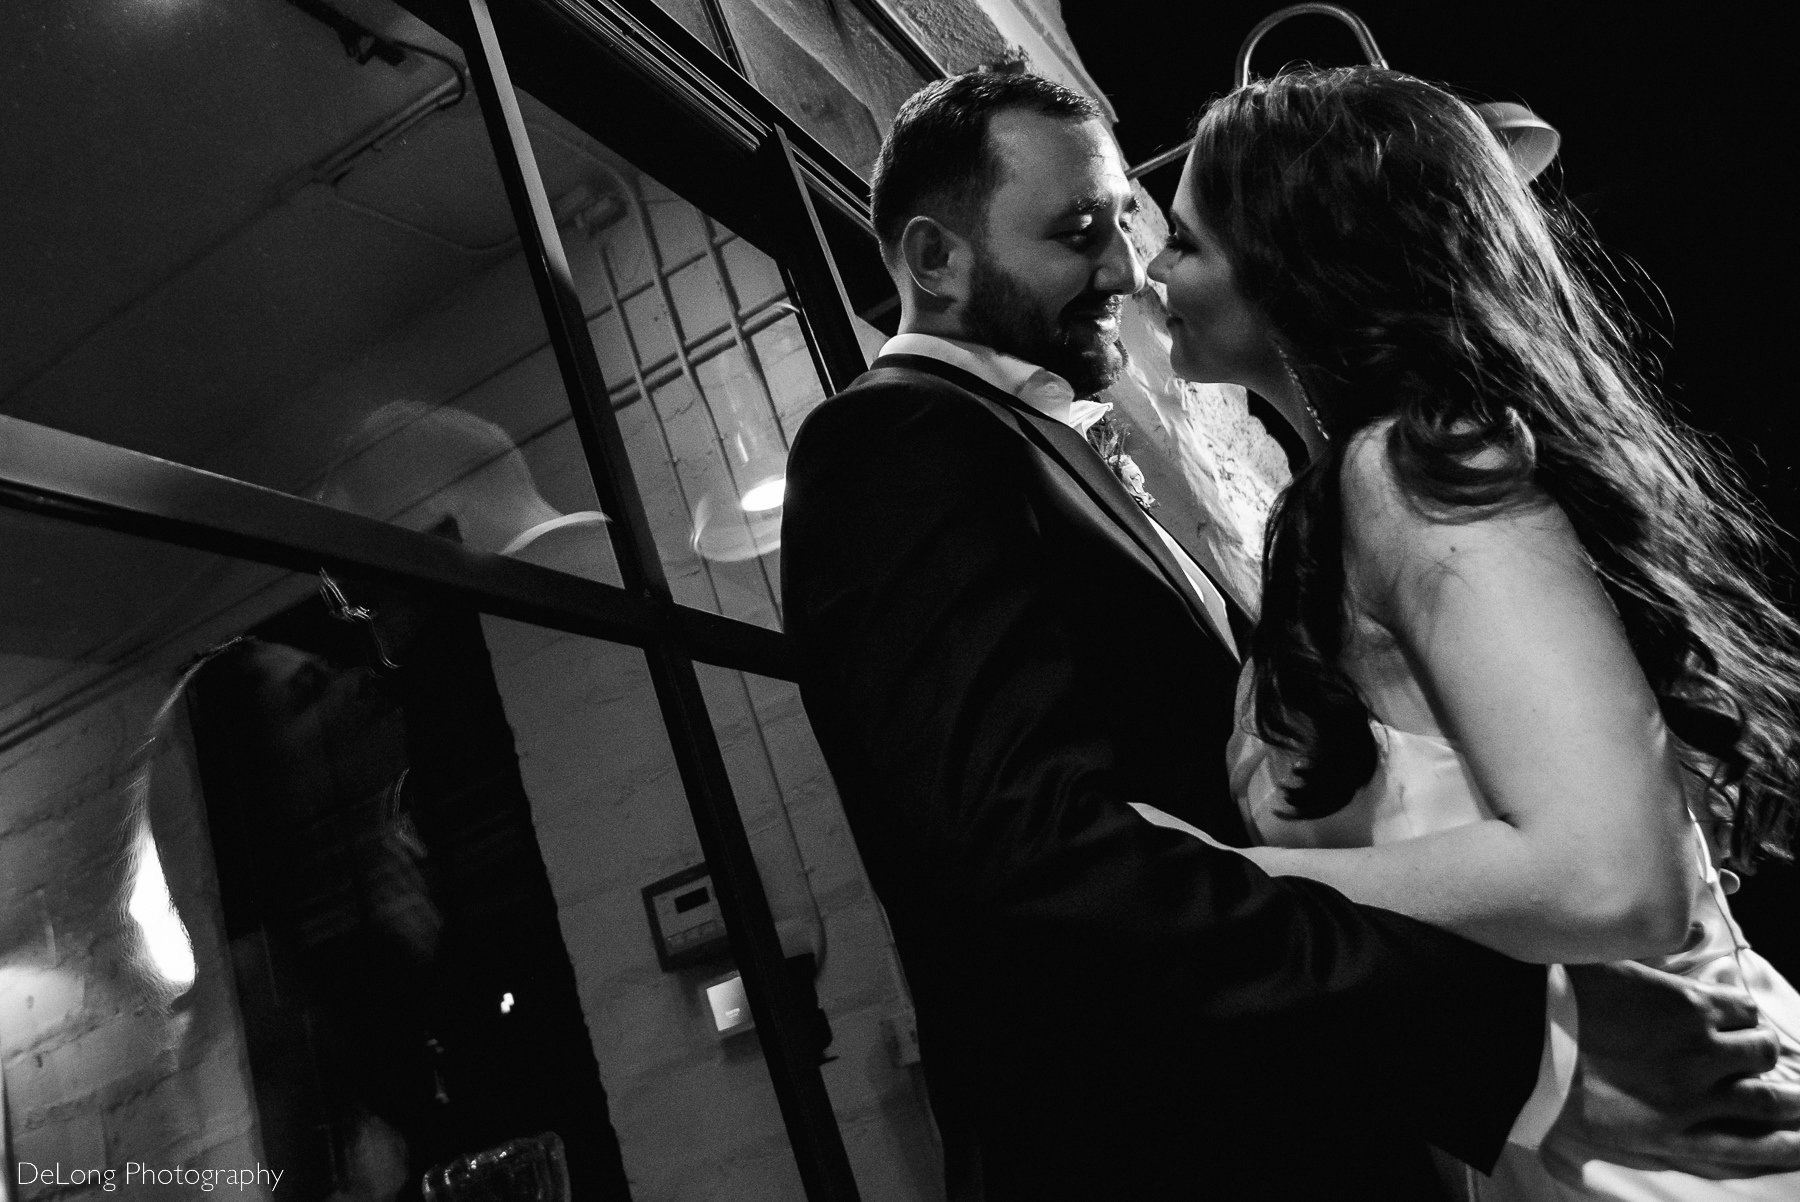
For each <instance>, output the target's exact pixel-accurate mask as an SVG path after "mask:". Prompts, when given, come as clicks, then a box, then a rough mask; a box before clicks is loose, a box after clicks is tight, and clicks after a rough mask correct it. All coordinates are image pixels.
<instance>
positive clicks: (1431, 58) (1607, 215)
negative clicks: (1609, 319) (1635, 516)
mask: <svg viewBox="0 0 1800 1202" xmlns="http://www.w3.org/2000/svg"><path fill="white" fill-rule="evenodd" d="M1279 7H1281V5H1280V4H1278V3H1259V2H1249V3H1247V2H1245V0H1210V2H1209V0H1188V2H1180V3H1166V2H1156V3H1151V4H1146V5H1141V6H1127V5H1123V4H1120V3H1118V0H1063V16H1064V18H1065V20H1066V21H1067V23H1068V27H1069V33H1070V35H1071V36H1072V38H1073V40H1074V42H1075V45H1076V46H1077V47H1079V48H1080V51H1081V54H1082V58H1083V60H1084V61H1085V62H1086V64H1087V67H1088V70H1089V72H1090V73H1091V74H1092V75H1093V77H1094V79H1095V80H1096V81H1097V82H1098V83H1099V85H1100V87H1101V88H1102V89H1103V90H1104V91H1105V92H1106V93H1107V95H1108V96H1109V98H1110V99H1111V100H1112V103H1113V106H1114V108H1115V109H1116V110H1117V113H1118V118H1119V122H1118V126H1117V131H1118V136H1119V140H1120V142H1121V144H1122V145H1123V148H1124V151H1125V156H1126V159H1127V161H1129V162H1131V163H1139V162H1143V161H1144V160H1146V159H1148V158H1150V157H1151V156H1153V155H1155V154H1156V153H1157V152H1159V151H1161V150H1164V149H1167V148H1169V147H1171V146H1174V145H1176V144H1178V143H1180V142H1181V141H1182V140H1183V139H1185V137H1186V136H1187V130H1188V127H1189V125H1190V124H1191V122H1192V120H1193V118H1194V116H1195V115H1196V114H1197V113H1198V112H1199V110H1200V108H1201V107H1202V106H1203V105H1204V104H1205V102H1206V101H1207V99H1208V98H1209V97H1212V96H1214V95H1218V94H1220V93H1222V92H1225V91H1228V90H1229V89H1230V87H1231V85H1232V82H1233V80H1232V67H1233V63H1234V61H1235V58H1236V54H1237V49H1238V45H1239V43H1240V42H1242V41H1243V39H1244V36H1245V35H1246V34H1247V33H1249V31H1250V29H1251V28H1252V27H1253V26H1254V25H1255V24H1256V23H1257V22H1258V21H1259V20H1261V19H1262V18H1263V17H1264V16H1266V15H1268V14H1269V13H1271V12H1273V11H1275V10H1276V9H1277V8H1279ZM1347 7H1349V8H1350V9H1352V11H1354V12H1355V13H1356V14H1357V15H1358V16H1360V17H1361V18H1362V19H1363V20H1364V21H1365V22H1366V23H1367V24H1368V26H1369V28H1370V31H1371V32H1372V33H1373V34H1374V36H1375V40H1376V41H1377V43H1378V44H1379V45H1380V48H1381V51H1382V53H1383V55H1384V56H1385V57H1386V58H1387V60H1388V65H1389V66H1391V67H1394V68H1395V69H1397V70H1402V71H1408V72H1411V73H1412V74H1414V75H1420V76H1423V77H1425V78H1427V79H1432V80H1436V81H1438V82H1441V83H1445V84H1448V85H1450V86H1451V87H1453V88H1454V89H1456V90H1457V91H1458V92H1460V93H1461V94H1462V95H1464V96H1466V97H1468V98H1469V99H1472V100H1477V101H1479V100H1511V101H1518V102H1522V103H1524V104H1526V105H1528V106H1529V107H1530V108H1532V109H1533V110H1534V111H1536V112H1537V114H1538V115H1539V116H1541V117H1543V118H1544V119H1546V120H1547V121H1549V122H1550V123H1551V124H1552V125H1554V126H1555V127H1556V128H1557V129H1558V130H1560V131H1561V133H1562V135H1563V144H1562V152H1561V154H1560V155H1559V156H1558V160H1557V162H1556V164H1554V165H1552V167H1551V168H1550V170H1549V171H1548V172H1547V173H1546V174H1545V175H1544V176H1543V177H1542V178H1541V179H1540V181H1539V183H1538V185H1537V186H1538V187H1539V188H1540V190H1541V191H1542V192H1543V193H1544V194H1545V195H1546V196H1547V197H1549V198H1551V199H1552V200H1556V201H1561V202H1568V203H1572V204H1573V205H1574V206H1575V207H1576V208H1577V209H1579V210H1580V211H1581V213H1582V214H1584V215H1585V216H1586V217H1587V219H1588V220H1589V222H1590V223H1591V225H1592V228H1593V230H1594V233H1595V234H1596V235H1597V237H1598V238H1599V240H1600V242H1601V244H1602V245H1603V246H1604V248H1605V249H1606V251H1607V253H1608V254H1609V256H1610V257H1611V258H1612V260H1613V262H1614V266H1615V270H1614V272H1613V276H1614V280H1613V282H1614V284H1615V286H1616V287H1617V288H1618V289H1619V290H1620V292H1621V293H1622V294H1623V295H1624V296H1625V299H1626V300H1627V301H1628V303H1629V304H1630V308H1631V311H1632V313H1633V314H1634V315H1635V317H1636V319H1637V321H1638V323H1639V325H1640V326H1641V327H1642V330H1643V334H1644V337H1643V340H1642V345H1643V346H1644V348H1645V349H1646V350H1647V351H1649V352H1650V353H1651V354H1652V355H1653V356H1654V357H1655V359H1656V361H1657V362H1658V363H1660V365H1661V373H1662V384H1663V387H1664V391H1665V394H1666V395H1667V396H1668V397H1669V398H1670V400H1671V401H1673V402H1674V404H1675V406H1676V408H1677V411H1678V412H1679V413H1681V414H1682V416H1684V417H1685V418H1686V419H1687V420H1688V421H1689V422H1690V423H1692V424H1693V425H1695V426H1697V427H1699V428H1700V429H1703V430H1706V431H1709V432H1711V433H1713V434H1715V435H1717V436H1718V437H1719V439H1720V440H1721V442H1722V444H1723V446H1724V447H1725V449H1726V450H1727V451H1728V452H1729V454H1730V456H1731V458H1732V459H1733V460H1734V461H1735V462H1736V463H1737V465H1738V466H1739V468H1740V470H1741V471H1742V472H1743V475H1744V477H1745V479H1746V480H1747V482H1748V483H1749V485H1750V487H1751V489H1752V491H1753V492H1754V494H1755V495H1756V496H1757V498H1758V499H1759V500H1760V501H1761V502H1762V503H1763V505H1764V506H1765V507H1766V508H1767V509H1768V511H1769V513H1770V515H1771V516H1772V517H1773V518H1774V520H1775V521H1776V523H1777V524H1778V525H1779V526H1780V527H1781V528H1782V529H1783V530H1784V531H1786V532H1788V534H1787V536H1786V537H1785V538H1784V546H1783V548H1782V550H1783V553H1784V555H1785V556H1786V557H1787V558H1786V559H1784V560H1783V561H1782V562H1779V563H1778V564H1776V565H1775V566H1774V570H1773V573H1772V574H1773V575H1774V577H1775V583H1776V585H1777V588H1778V590H1779V591H1780V592H1781V594H1782V595H1783V599H1784V600H1785V601H1786V602H1787V603H1788V605H1789V607H1790V609H1792V608H1794V605H1795V602H1796V599H1800V587H1797V585H1800V576H1797V573H1796V571H1795V569H1794V568H1793V566H1792V556H1793V551H1794V548H1795V546H1796V540H1795V539H1794V538H1793V532H1796V531H1800V474H1797V473H1796V471H1795V466H1794V460H1795V455H1796V449H1797V447H1796V440H1795V438H1794V436H1793V434H1792V433H1791V431H1792V429H1793V426H1794V423H1793V420H1792V417H1791V416H1790V414H1791V410H1792V408H1793V405H1794V391H1795V390H1794V388H1793V384H1792V371H1793V369H1792V367H1791V366H1790V364H1789V363H1788V362H1787V360H1788V359H1789V358H1790V356H1791V354H1792V351H1791V350H1790V342H1791V341H1792V334H1791V332H1790V325H1791V321H1792V311H1793V304H1792V302H1791V300H1790V299H1789V295H1790V289H1791V287H1792V284H1793V280H1794V272H1793V253H1792V251H1793V236H1792V228H1793V217H1792V210H1793V207H1794V206H1793V204H1792V202H1791V200H1790V198H1789V188H1790V185H1787V184H1782V183H1780V181H1781V180H1782V179H1787V178H1788V177H1789V176H1790V175H1791V174H1792V172H1793V167H1792V166H1791V165H1790V163H1789V161H1788V160H1789V158H1790V157H1791V153H1792V152H1791V147H1792V146H1793V143H1794V135H1793V132H1792V124H1791V123H1792V119H1793V116H1794V108H1795V106H1794V103H1793V100H1792V96H1791V91H1792V89H1791V84H1790V83H1789V82H1788V79H1787V76H1788V75H1789V74H1790V73H1791V68H1789V67H1787V66H1785V65H1784V64H1785V63H1786V62H1787V60H1788V57H1789V52H1788V50H1787V49H1785V48H1786V47H1789V46H1790V45H1791V44H1792V42H1793V38H1792V36H1791V34H1790V33H1789V32H1788V30H1787V29H1786V24H1785V21H1784V22H1783V23H1782V27H1781V29H1780V30H1777V28H1776V26H1777V16H1778V14H1779V13H1780V12H1782V11H1783V10H1784V8H1785V6H1781V5H1776V4H1767V3H1765V4H1741V3H1721V4H1711V5H1683V6H1651V5H1643V4H1634V3H1620V2H1618V0H1601V2H1597V3H1596V2H1587V0H1562V2H1560V3H1556V2H1549V0H1518V2H1514V3H1509V4H1494V3H1473V2H1457V3H1437V4H1426V3H1420V2H1419V0H1411V2H1407V0H1360V2H1356V3H1351V4H1349V5H1347ZM1302 60H1304V61H1310V62H1313V63H1317V64H1320V65H1338V64H1345V63H1354V62H1360V61H1362V57H1361V52H1360V50H1359V48H1358V46H1357V44H1356V41H1355V39H1354V37H1353V36H1352V35H1351V33H1350V32H1349V30H1348V29H1347V28H1346V27H1345V26H1343V25H1342V24H1340V23H1339V22H1337V21H1336V20H1334V19H1332V18H1330V17H1325V16H1310V15H1309V16H1300V17H1295V18H1292V19H1291V20H1289V21H1288V22H1286V23H1285V24H1283V25H1281V26H1280V27H1278V28H1277V29H1275V30H1274V31H1272V32H1271V33H1270V34H1269V35H1268V36H1267V37H1265V38H1264V39H1263V41H1262V42H1261V44H1260V45H1259V47H1258V49H1257V52H1256V55H1255V58H1254V60H1253V64H1252V65H1253V68H1254V69H1255V70H1256V72H1257V73H1259V74H1269V73H1271V72H1273V71H1274V70H1276V69H1277V68H1279V67H1280V66H1281V65H1282V64H1284V63H1287V62H1293V61H1302ZM1179 174H1180V169H1179V168H1178V167H1169V168H1165V169H1163V170H1161V171H1158V172H1156V173H1154V174H1152V175H1150V176H1148V177H1146V179H1145V184H1146V186H1147V187H1148V188H1149V190H1150V192H1151V193H1152V195H1154V196H1155V197H1156V198H1157V199H1158V200H1159V201H1161V202H1163V203H1164V204H1165V205H1166V204H1167V203H1168V200H1169V199H1170V196H1171V195H1172V193H1173V191H1174V188H1175V183H1176V179H1177V177H1178V176H1179ZM1737 904H1738V909H1739V912H1740V917H1741V919H1742V921H1743V923H1744V925H1745V927H1746V928H1747V929H1748V931H1749V934H1750V936H1751V938H1752V939H1753V941H1754V942H1755V943H1756V945H1757V946H1758V948H1759V949H1761V950H1763V951H1764V952H1765V954H1768V955H1770V957H1771V958H1772V959H1775V960H1776V961H1777V963H1779V964H1781V965H1782V966H1783V967H1784V969H1785V970H1786V971H1787V972H1788V974H1789V975H1790V976H1793V977H1800V872H1797V871H1795V870H1794V869H1792V868H1786V869H1782V868H1772V869H1769V870H1765V871H1764V872H1763V873H1762V874H1761V875H1760V876H1759V877H1757V878H1755V879H1753V880H1752V881H1750V882H1749V883H1747V884H1746V886H1745V889H1744V892H1743V894H1742V896H1741V897H1740V899H1739V902H1738V903H1737Z"/></svg>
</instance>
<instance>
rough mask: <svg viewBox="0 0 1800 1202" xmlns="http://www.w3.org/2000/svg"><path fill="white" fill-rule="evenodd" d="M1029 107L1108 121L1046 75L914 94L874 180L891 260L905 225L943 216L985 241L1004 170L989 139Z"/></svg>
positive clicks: (933, 86) (1007, 74) (993, 78)
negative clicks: (991, 129)
mask: <svg viewBox="0 0 1800 1202" xmlns="http://www.w3.org/2000/svg"><path fill="white" fill-rule="evenodd" d="M1013 109H1023V110H1025V111H1028V112H1034V113H1042V114H1043V115H1044V116H1046V117H1061V118H1063V119H1065V120H1068V121H1092V120H1096V119H1098V118H1099V117H1100V116H1101V108H1100V106H1099V104H1097V103H1096V102H1095V101H1094V100H1092V99H1090V98H1089V97H1086V96H1083V95H1082V94H1081V93H1079V92H1075V91H1071V90H1070V89H1068V88H1065V87H1063V86H1062V85H1061V84H1059V83H1055V82H1053V81H1051V80H1048V79H1045V78H1044V77H1042V76H1041V75H1030V74H1026V73H1024V72H1021V71H1010V70H1006V69H1004V68H1001V69H995V68H988V67H983V68H982V69H980V70H978V71H971V72H969V73H967V74H966V75H952V76H950V77H949V78H948V79H940V80H937V81H936V82H934V83H929V84H927V85H925V86H924V87H923V88H920V89H919V90H918V91H917V92H914V93H913V94H912V96H911V97H909V98H908V99H907V101H906V103H904V104H902V105H901V106H900V111H899V112H898V113H897V114H895V116H894V125H893V128H892V129H890V130H889V131H888V135H887V137H886V138H884V139H883V140H882V143H881V152H880V153H879V154H878V155H876V157H875V170H874V172H873V174H872V176H871V177H870V185H869V188H870V192H871V201H872V203H871V208H872V209H873V210H874V219H875V234H876V236H877V237H879V238H880V239H881V251H882V254H883V255H884V256H886V257H889V258H890V261H891V257H892V253H893V251H894V248H895V247H896V246H897V245H898V244H899V242H900V234H901V232H902V231H903V230H905V229H906V223H907V222H908V221H911V220H912V219H913V218H914V217H917V216H919V215H920V214H926V215H929V216H931V217H935V218H937V219H938V220H939V221H942V222H943V223H944V224H945V225H947V226H949V227H950V228H952V229H954V230H956V232H957V233H959V234H962V235H964V236H965V237H968V238H972V239H975V240H977V241H979V239H980V237H981V233H982V229H983V226H984V225H985V219H986V215H987V202H988V199H989V198H990V197H991V196H993V194H994V189H995V188H997V187H998V186H999V185H1000V182H1001V179H1002V176H1001V170H1002V165H1001V162H1000V159H999V156H998V155H996V154H995V153H994V148H993V145H992V143H991V142H990V141H989V139H988V122H989V121H990V120H991V119H992V117H993V116H994V114H995V113H1001V112H1007V111H1010V110H1013Z"/></svg>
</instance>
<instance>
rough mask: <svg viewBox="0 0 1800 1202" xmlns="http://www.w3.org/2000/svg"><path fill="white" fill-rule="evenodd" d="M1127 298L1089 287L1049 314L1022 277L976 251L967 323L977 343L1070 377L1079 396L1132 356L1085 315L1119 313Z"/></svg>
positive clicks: (1107, 378)
mask: <svg viewBox="0 0 1800 1202" xmlns="http://www.w3.org/2000/svg"><path fill="white" fill-rule="evenodd" d="M1124 303H1125V298H1124V297H1122V296H1117V295H1114V296H1107V295H1105V294H1103V293H1099V292H1086V293H1083V294H1082V295H1080V296H1078V297H1076V298H1075V299H1074V300H1073V301H1071V302H1069V304H1068V305H1066V306H1065V307H1064V308H1063V310H1062V311H1061V312H1060V313H1050V312H1048V311H1046V310H1045V309H1044V307H1043V306H1041V305H1040V304H1038V302H1037V301H1036V300H1035V299H1034V298H1033V297H1032V295H1031V293H1030V292H1029V291H1028V290H1027V289H1026V287H1025V286H1024V285H1023V284H1021V283H1020V282H1019V280H1018V277H1016V276H1014V275H1013V274H1011V273H1010V272H1008V271H1007V270H1006V269H1005V268H1003V267H1001V266H1000V264H999V263H997V262H995V261H994V260H993V259H991V258H990V257H989V256H988V255H986V254H985V253H981V252H977V254H976V256H975V264H974V269H973V271H971V273H970V276H969V303H968V306H967V309H966V312H967V317H966V319H965V324H966V325H967V327H968V331H969V335H970V336H971V337H972V338H973V339H974V340H975V341H976V342H979V343H981V344H982V345H983V346H990V347H992V348H994V349H995V350H997V351H1000V352H1001V353H1003V354H1007V355H1011V356H1013V357H1014V358H1017V359H1023V360H1025V362H1027V363H1032V364H1036V365H1037V366H1038V367H1043V368H1048V369H1049V370H1051V371H1053V372H1055V373H1056V374H1057V375H1059V376H1061V377H1062V378H1063V379H1065V380H1067V381H1068V382H1069V386H1070V387H1071V388H1073V389H1074V390H1075V395H1076V396H1078V397H1089V396H1093V395H1095V394H1096V393H1098V392H1100V391H1101V390H1102V389H1104V388H1105V387H1106V386H1107V385H1108V384H1111V383H1112V382H1113V381H1114V380H1116V379H1118V378H1119V373H1120V372H1122V371H1124V370H1125V363H1126V361H1127V360H1126V354H1125V344H1124V343H1122V342H1120V341H1119V339H1118V336H1117V335H1116V334H1103V333H1101V332H1100V331H1099V330H1097V329H1095V328H1094V327H1093V326H1092V325H1091V324H1089V323H1088V322H1087V321H1083V320H1080V318H1081V317H1087V318H1090V319H1091V318H1092V317H1094V316H1095V315H1097V314H1100V313H1114V314H1116V313H1117V312H1118V311H1119V309H1120V307H1121V306H1123V305H1124ZM1078 315H1079V316H1078Z"/></svg>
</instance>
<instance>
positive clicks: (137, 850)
mask: <svg viewBox="0 0 1800 1202" xmlns="http://www.w3.org/2000/svg"><path fill="white" fill-rule="evenodd" d="M131 858H132V882H131V897H130V900H129V901H127V902H126V910H127V911H128V912H129V913H130V914H131V917H132V920H133V921H134V922H136V923H137V928H138V936H139V938H140V939H141V940H142V947H143V953H144V956H145V958H146V959H148V960H149V961H150V965H151V967H153V968H154V969H155V970H156V972H157V975H158V976H160V977H162V979H163V980H164V981H166V982H168V983H169V984H170V985H172V986H174V987H176V988H177V989H186V988H187V987H188V986H189V985H192V984H193V983H194V970H195V965H194V945H193V942H192V941H191V940H190V939H189V938H188V933H187V927H186V926H184V925H183V924H182V921H181V915H179V914H178V913H176V912H175V901H174V899H173V898H172V897H170V896H169V882H168V879H167V878H166V877H164V876H163V868H162V857H160V856H158V855H157V854H156V840H155V839H154V838H152V837H151V835H150V827H149V824H148V823H145V825H144V826H143V827H142V828H141V829H140V830H139V831H138V836H137V839H136V840H135V841H134V843H133V845H132V857H131Z"/></svg>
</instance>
